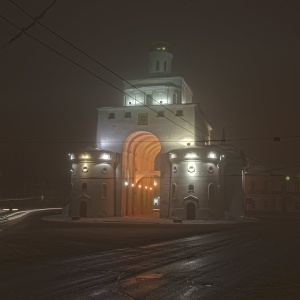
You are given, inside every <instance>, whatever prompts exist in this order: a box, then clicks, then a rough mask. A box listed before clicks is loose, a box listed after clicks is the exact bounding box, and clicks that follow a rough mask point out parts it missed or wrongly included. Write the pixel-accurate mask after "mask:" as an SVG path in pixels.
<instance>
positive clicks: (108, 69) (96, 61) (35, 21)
mask: <svg viewBox="0 0 300 300" xmlns="http://www.w3.org/2000/svg"><path fill="white" fill-rule="evenodd" d="M9 1H10V2H11V3H12V4H14V5H15V6H16V7H17V8H18V9H20V10H21V11H23V12H24V13H25V14H26V15H27V16H28V17H30V18H31V19H32V20H33V21H34V22H33V23H38V24H39V25H40V26H42V27H43V28H45V29H46V30H48V31H49V32H51V33H52V34H54V35H55V36H57V37H58V38H60V39H62V40H63V41H64V42H66V43H67V44H69V45H70V46H71V47H73V48H75V49H76V50H77V51H79V52H80V53H82V54H84V55H85V56H87V57H88V58H90V59H91V60H92V61H94V62H95V63H97V64H98V65H100V66H101V67H103V68H104V69H106V70H107V71H109V72H111V73H112V74H113V75H115V76H116V77H118V78H119V79H121V80H123V81H124V82H126V83H127V84H129V85H130V86H131V87H133V88H135V89H137V90H139V91H140V92H141V93H143V94H144V95H145V96H147V95H146V94H145V93H144V92H143V91H142V90H140V89H139V88H138V87H136V86H134V85H132V84H131V83H130V82H129V81H127V80H126V79H124V78H123V77H121V76H120V75H118V74H117V73H116V72H114V71H112V70H111V69H110V68H108V67H106V66H105V65H104V64H102V63H100V62H99V61H98V60H96V59H94V58H93V57H91V56H90V55H88V54H87V53H86V52H84V51H82V50H81V49H80V48H78V47H76V46H75V45H73V44H72V43H71V42H69V41H68V40H66V39H65V38H63V37H61V36H60V35H58V34H57V33H56V32H54V31H53V30H51V29H50V28H48V27H47V26H45V25H43V24H42V23H40V22H39V21H38V19H39V18H40V17H39V18H38V17H36V18H34V17H32V16H31V15H30V14H28V13H27V12H26V11H25V10H24V9H23V8H21V7H20V6H19V5H18V4H16V3H15V2H14V1H12V0H9ZM54 3H55V1H54V2H53V3H52V4H51V5H50V7H51V6H52V5H53V4H54ZM50 7H49V8H50ZM49 8H48V9H49ZM48 9H47V10H48ZM0 16H1V17H2V18H3V19H4V20H5V21H7V22H8V23H9V24H11V25H12V26H14V27H15V28H17V29H19V30H20V31H21V32H22V33H25V34H26V35H27V36H29V37H30V38H32V39H34V40H35V41H37V42H39V43H40V44H42V45H44V46H45V47H47V48H48V49H50V50H52V51H54V52H55V53H57V54H58V55H60V56H62V57H63V58H65V59H67V60H68V61H70V62H72V63H73V64H75V65H76V66H78V67H80V68H81V69H83V70H85V71H87V72H89V73H90V74H91V75H93V76H96V77H97V78H98V79H100V80H102V81H103V82H104V83H106V84H108V85H109V86H111V87H113V88H115V89H117V90H118V91H119V92H121V93H123V94H125V95H127V96H129V97H130V98H132V99H134V100H136V99H135V98H133V97H132V96H131V95H129V94H127V93H126V92H124V91H123V90H121V89H119V88H118V87H116V86H114V85H113V84H111V83H109V82H108V81H107V80H105V79H103V78H102V77H100V76H98V75H96V74H95V73H93V72H91V71H89V70H88V69H86V68H85V67H83V66H81V65H80V64H78V63H76V62H75V61H73V60H72V59H70V58H68V57H67V56H65V55H63V54H62V53H60V52H59V51H57V50H55V49H54V48H52V47H50V46H49V45H47V44H45V43H43V42H41V41H40V40H38V39H36V38H35V37H33V36H31V35H29V34H28V33H26V32H25V30H27V29H28V26H27V27H25V29H24V28H19V27H18V26H17V25H15V24H14V23H13V22H11V21H9V20H8V19H7V18H5V17H4V16H3V15H0ZM30 27H31V26H30ZM151 98H152V97H151ZM152 100H153V101H155V102H157V103H158V101H156V100H154V99H153V98H152ZM137 101H138V100H137ZM138 102H139V103H140V104H142V105H144V106H145V107H147V108H148V109H150V110H152V111H154V112H155V113H157V111H156V110H154V109H152V108H151V107H150V106H148V105H146V104H144V103H142V102H141V101H138ZM158 104H159V105H160V106H162V107H164V108H165V109H167V110H168V111H170V112H171V113H172V114H174V115H176V113H175V112H173V111H172V110H170V109H169V108H167V107H166V106H164V105H162V104H161V103H158ZM163 117H164V118H166V119H167V120H169V121H170V122H172V123H174V124H175V125H177V126H179V127H181V128H182V129H184V130H186V131H188V132H189V133H191V134H192V135H194V136H196V137H197V138H199V139H200V140H199V141H197V142H207V141H206V140H201V137H199V136H197V135H196V134H195V133H194V132H191V131H190V130H188V129H187V128H185V127H183V126H182V125H180V124H178V123H176V122H175V121H173V120H171V119H169V118H167V117H166V116H163ZM177 117H179V118H180V119H182V120H183V121H185V122H187V123H188V124H189V125H191V126H193V127H194V128H195V129H196V130H199V131H200V132H202V133H204V134H205V135H207V136H208V137H209V135H208V134H207V133H206V132H204V131H203V130H201V129H199V128H197V127H196V126H195V125H194V124H192V123H191V122H189V121H187V120H185V119H184V118H182V117H181V116H177ZM211 141H213V142H217V141H218V142H219V141H220V140H217V139H212V140H211ZM214 146H215V147H216V148H218V149H220V150H222V151H226V149H223V148H220V147H218V146H217V145H214ZM235 149H236V150H238V151H239V149H237V148H236V147H235ZM231 154H232V155H235V154H233V153H231ZM235 156H237V155H235ZM237 157H238V158H240V157H239V156H237ZM255 161H256V160H255Z"/></svg>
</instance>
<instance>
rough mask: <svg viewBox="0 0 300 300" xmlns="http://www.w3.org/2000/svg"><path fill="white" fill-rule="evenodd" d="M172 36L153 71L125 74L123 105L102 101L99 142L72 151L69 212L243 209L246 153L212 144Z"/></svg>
mask: <svg viewBox="0 0 300 300" xmlns="http://www.w3.org/2000/svg"><path fill="white" fill-rule="evenodd" d="M172 58H173V55H172V53H171V51H170V48H169V46H168V45H167V44H164V43H158V44H155V45H153V47H152V48H151V51H150V53H149V74H148V77H147V78H144V79H137V80H130V81H126V82H124V99H123V105H122V106H119V107H102V108H99V109H98V126H97V148H96V149H90V150H89V149H85V150H83V151H77V152H74V153H72V154H70V159H71V162H72V170H71V171H72V200H71V203H70V210H69V214H70V216H75V217H77V216H87V217H106V216H140V215H153V212H156V213H157V214H159V216H160V217H161V218H181V219H190V220H193V219H215V218H223V217H224V216H225V214H226V215H232V216H242V215H243V214H244V179H245V178H244V169H245V166H246V163H245V157H244V156H243V155H242V154H241V153H240V152H239V151H236V150H234V149H231V148H230V147H229V146H227V145H226V144H224V143H223V144H212V142H211V138H210V137H211V130H212V128H211V126H210V125H209V123H208V121H207V120H206V118H205V116H204V114H203V112H202V110H201V108H200V106H199V104H197V103H193V102H192V96H193V94H192V91H191V89H190V87H189V86H188V85H187V83H186V82H185V80H184V79H183V78H182V77H180V76H173V75H172V73H171V67H172Z"/></svg>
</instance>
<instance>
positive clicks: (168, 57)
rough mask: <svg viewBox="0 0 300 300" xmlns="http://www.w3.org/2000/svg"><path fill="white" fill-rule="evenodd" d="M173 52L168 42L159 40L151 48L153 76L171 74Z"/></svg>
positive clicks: (150, 60) (150, 61)
mask: <svg viewBox="0 0 300 300" xmlns="http://www.w3.org/2000/svg"><path fill="white" fill-rule="evenodd" d="M172 59H173V54H172V53H171V48H170V46H169V45H168V44H166V43H163V42H159V43H155V44H153V45H152V46H151V48H150V53H149V74H150V75H151V76H153V77H156V76H166V75H170V74H171V70H172Z"/></svg>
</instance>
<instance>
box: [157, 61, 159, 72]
mask: <svg viewBox="0 0 300 300" xmlns="http://www.w3.org/2000/svg"><path fill="white" fill-rule="evenodd" d="M156 71H159V60H158V61H157V62H156Z"/></svg>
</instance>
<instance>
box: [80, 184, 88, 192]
mask: <svg viewBox="0 0 300 300" xmlns="http://www.w3.org/2000/svg"><path fill="white" fill-rule="evenodd" d="M81 189H82V192H86V191H87V183H83V184H82V186H81Z"/></svg>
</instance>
